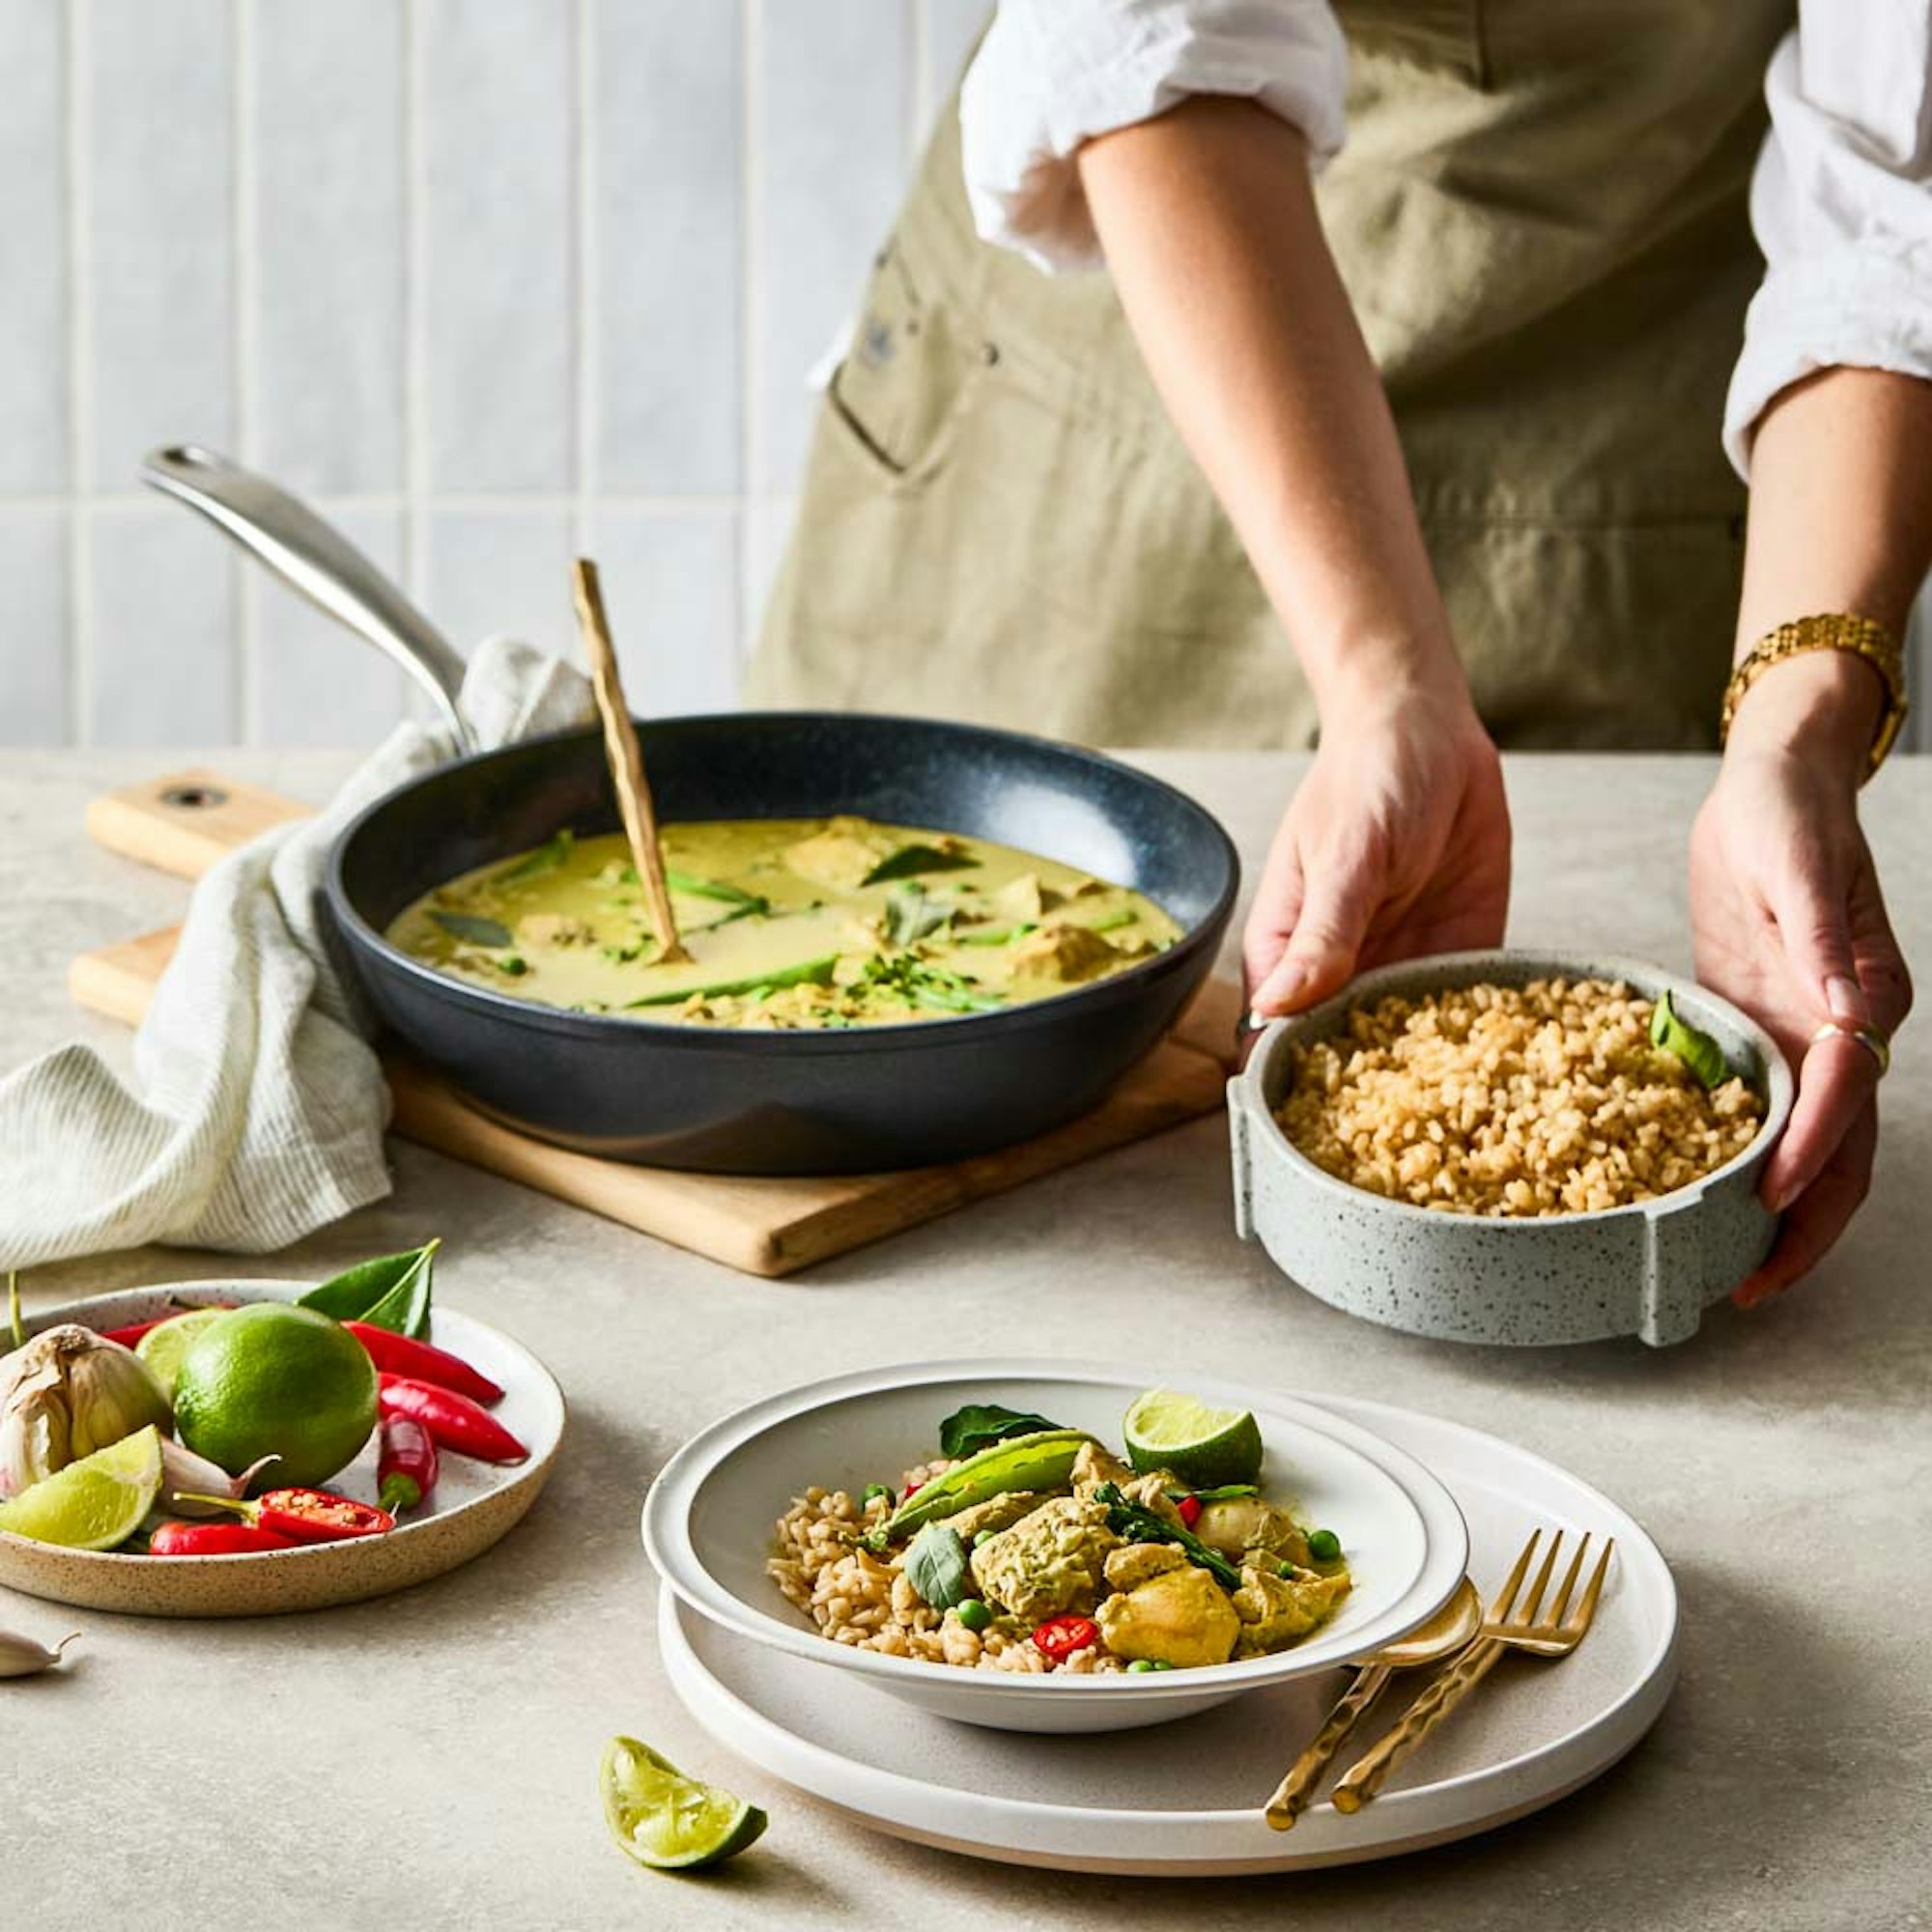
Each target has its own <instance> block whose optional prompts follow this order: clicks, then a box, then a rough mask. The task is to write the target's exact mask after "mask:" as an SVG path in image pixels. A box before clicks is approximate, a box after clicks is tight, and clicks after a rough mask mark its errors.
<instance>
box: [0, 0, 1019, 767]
mask: <svg viewBox="0 0 1932 1932" xmlns="http://www.w3.org/2000/svg"><path fill="white" fill-rule="evenodd" d="M989 4H990V0H0V74H4V75H5V76H6V79H7V104H6V110H5V112H4V113H0V744H4V743H52V742H61V741H71V742H93V743H103V744H108V743H111V744H136V743H139V744H168V743H210V742H217V741H221V740H226V739H234V738H244V739H249V740H255V741H260V742H264V743H277V744H293V743H303V742H314V743H362V742H368V741H371V740H373V739H374V738H375V737H377V736H378V735H379V734H380V733H381V732H382V731H383V730H384V728H385V726H386V725H387V723H388V722H389V721H390V720H391V719H393V717H394V716H395V715H396V712H397V709H398V707H399V706H400V704H401V703H402V701H403V700H402V692H401V682H400V679H399V677H398V675H397V674H396V673H395V672H394V671H392V670H391V669H390V668H389V667H388V666H387V665H386V663H385V662H384V660H383V659H381V658H380V657H378V656H377V655H376V654H375V653H374V652H372V651H370V650H369V649H367V647H366V646H364V645H361V644H359V643H357V642H356V641H355V639H353V638H351V637H350V636H349V634H348V633H347V632H344V631H342V630H340V629H339V628H337V627H335V626H333V625H331V624H329V623H328V622H327V620H326V619H324V618H322V617H320V616H319V615H317V614H316V613H315V612H314V611H311V610H310V609H309V608H308V607H307V606H306V605H305V604H303V603H301V602H300V601H299V600H298V599H297V598H296V597H294V596H293V595H291V594H290V593H288V592H287V591H285V590H283V589H282V588H281V587H280V586H279V585H278V584H277V583H276V582H274V581H272V580H271V579H270V578H269V577H268V576H267V575H266V573H264V572H263V571H261V570H260V569H259V568H258V567H257V566H255V565H254V564H252V563H250V562H249V561H247V560H246V559H245V558H243V557H241V554H239V553H238V552H235V551H234V550H233V549H232V547H231V546H229V545H228V544H227V543H226V541H225V540H224V539H222V538H220V537H219V536H217V535H216V534H215V533H214V532H213V530H212V529H211V528H209V527H208V526H205V525H203V524H202V523H201V521H200V520H199V519H198V518H195V517H193V516H192V515H191V514H189V513H188V512H186V511H185V510H183V509H182V508H181V507H180V506H178V505H176V504H172V503H167V502H163V501H162V500H161V499H160V498H158V497H154V496H152V495H150V494H149V493H147V492H144V491H143V490H142V489H141V487H140V485H139V482H138V477H137V471H138V466H139V463H140V459H141V456H142V454H143V453H144V452H145V451H146V450H147V449H149V448H150V447H152V446H153V445H155V444H157V443H161V442H174V441H185V440H193V441H198V442H202V443H206V444H209V445H211V446H213V447H214V448H216V449H220V450H223V451H226V452H227V453H229V454H231V455H233V456H236V457H238V458H239V459H240V460H241V461H242V462H244V463H247V464H249V465H251V466H252V467H254V468H257V469H263V470H266V471H267V472H268V473H269V474H270V475H271V476H274V477H277V478H278V479H280V480H281V481H283V482H285V483H287V484H288V485H289V486H290V487H292V488H293V489H295V490H296V491H298V493H299V494H300V495H302V496H304V497H308V498H309V499H310V500H311V501H313V502H314V503H315V504H316V505H317V507H318V508H319V509H321V510H322V511H323V513H324V514H325V515H326V516H327V517H328V518H329V519H330V520H331V521H332V522H334V523H336V524H338V525H339V526H341V527H342V528H343V529H344V530H346V531H347V532H348V533H349V535H350V536H351V537H352V538H353V539H354V540H355V542H356V543H357V544H358V545H360V546H361V547H362V548H363V549H365V550H366V551H367V552H368V553H369V554H370V555H371V556H373V557H374V558H375V559H376V560H377V561H378V562H379V563H381V564H382V565H383V566H384V568H386V569H390V570H392V571H394V572H395V573H396V574H397V575H398V576H399V577H400V578H401V579H402V581H403V582H405V583H407V584H408V585H409V586H410V587H411V589H412V593H413V594H414V595H415V596H416V597H417V598H418V599H419V601H421V602H422V603H423V604H424V606H425V607H426V608H427V609H428V610H429V611H431V612H432V614H434V615H435V617H436V618H437V619H438V621H439V622H440V624H441V625H442V626H443V628H444V629H445V630H446V631H447V632H448V633H449V634H450V635H451V637H452V638H454V639H456V640H457V641H458V642H459V643H460V644H463V645H465V646H468V645H469V644H471V643H473V642H474V641H475V640H476V639H479V638H481V637H483V636H484V635H486V634H487V633H489V632H491V631H493V630H513V631H518V632H521V633H522V634H524V635H526V636H528V637H531V638H533V639H536V640H537V641H539V642H541V643H545V644H548V645H551V646H554V647H557V648H564V647H572V648H574V644H573V634H572V628H571V620H570V603H569V590H568V579H567V565H568V560H569V558H570V556H571V555H572V554H573V553H574V552H576V551H578V550H580V549H582V550H585V551H588V552H590V553H592V554H596V555H598V557H599V558H600V560H601V561H602V563H603V565H604V573H605V581H606V586H607V590H608V593H609V597H610V600H611V611H612V617H613V621H614V623H615V625H616V629H617V632H618V640H619V646H620V649H621V650H622V652H623V655H624V658H625V668H626V674H627V678H628V680H629V681H630V683H631V684H632V686H633V690H634V696H635V697H636V699H637V702H638V704H639V708H641V709H648V710H653V711H671V710H684V709H695V708H704V707H716V706H721V705H726V704H729V703H730V702H731V701H732V699H733V696H734V694H735V691H736V686H737V677H738V669H739V665H740V662H741V658H742V650H743V645H744V640H745V639H746V637H747V635H748V632H749V631H750V629H751V628H752V625H753V622H754V619H755V615H756V605H757V602H758V600H759V598H760V596H761V594H762V590H763V587H764V585H765V583H766V582H768V580H769V577H770V573H771V570H772V569H773V567H774V566H775V564H776V561H777V556H778V551H779V548H780V546H781V544H782V541H783V533H784V530H785V527H786V526H787V523H788V520H789V512H790V499H791V495H792V492H793V491H794V489H795V487H796V477H797V474H798V468H799V463H800V459H801V457H802V454H803V451H804V447H805V441H806V438H807V435H808V432H809V427H810V412H811V409H812V404H813V398H812V397H811V395H810V391H809V389H808V387H807V384H806V376H807V372H808V370H809V369H810V366H811V365H812V363H813V362H814V361H815V360H816V359H817V358H818V356H819V355H820V353H821V352H822V351H823V349H824V348H825V346H826V344H827V343H828V342H829V341H830V340H831V339H832V337H833V335H834V332H835V331H836V329H837V328H838V324H839V322H840V320H841V318H842V316H843V314H844V312H845V310H846V308H847V306H848V304H849V303H850V302H851V301H852V300H853V298H855V297H856V295H857V292H858V289H859V285H860V282H861V279H862V277H863V275H864V272H865V269H866V265H867V261H868V259H869V256H870V254H871V252H872V250H873V249H874V248H875V247H876V245H877V242H878V240H879V237H880V236H881V234H882V233H883V231H884V229H885V226H886V224H887V222H888V221H889V220H890V218H891V214H892V211H893V208H894V205H895V201H896V198H897V196H898V194H899V192H900V189H901V187H902V185H903V184H904V181H905V179H906V174H907V171H908V169H909V167H910V165H911V162H912V159H913V157H914V156H915V153H916V151H917V148H918V146H919V143H920V141H921V139H922V138H923V131H924V129H925V128H926V126H927V125H928V121H929V117H930V115H931V113H932V111H933V109H934V108H935V106H936V105H937V103H938V102H939V101H940V100H941V99H943V98H944V97H945V94H946V91H947V90H948V88H949V87H950V86H951V84H952V79H953V77H954V75H955V73H956V72H957V70H958V68H959V66H960V65H961V63H962V62H963V59H964V56H965V53H966V50H967V48H968V46H969V45H970V43H971V41H972V39H973V37H974V35H975V34H976V33H977V32H978V30H979V27H980V22H981V20H982V18H983V16H984V14H985V13H986V11H987V9H988V6H989Z"/></svg>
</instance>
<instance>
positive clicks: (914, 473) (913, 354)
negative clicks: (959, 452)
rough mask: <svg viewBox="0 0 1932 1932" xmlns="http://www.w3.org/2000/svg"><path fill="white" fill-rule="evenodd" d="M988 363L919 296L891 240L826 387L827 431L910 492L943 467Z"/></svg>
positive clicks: (972, 339)
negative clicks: (847, 346) (848, 344)
mask: <svg viewBox="0 0 1932 1932" xmlns="http://www.w3.org/2000/svg"><path fill="white" fill-rule="evenodd" d="M995 360H997V353H996V352H995V351H994V349H993V347H992V345H991V344H990V343H986V342H983V341H981V340H980V339H979V337H978V334H977V332H976V331H975V330H974V329H973V328H972V327H971V326H970V324H969V323H968V321H967V320H966V319H965V318H962V317H961V316H959V315H958V314H957V313H956V312H955V311H954V310H953V309H952V308H951V307H950V306H949V305H948V304H947V303H945V302H943V301H940V300H937V299H934V298H930V297H928V296H927V295H925V294H924V293H923V291H922V290H921V288H920V287H919V285H918V283H917V282H916V281H915V280H914V278H913V275H912V273H911V271H910V270H909V269H908V268H907V266H906V259H905V255H904V252H903V250H902V249H901V248H900V246H899V244H898V241H897V240H896V238H895V239H894V240H893V241H890V242H888V243H887V245H886V247H885V249H884V251H883V252H882V253H881V254H880V256H879V258H878V261H877V263H876V265H875V267H874V269H873V272H872V279H871V281H870V282H869V284H867V290H866V299H865V305H864V307H863V309H862V310H861V312H860V316H859V321H858V325H857V327H855V329H854V331H853V339H852V347H851V349H850V350H849V351H848V352H847V354H846V355H845V359H844V360H843V361H842V362H840V363H839V365H838V368H837V370H835V371H834V373H833V377H832V381H831V382H830V384H827V386H826V392H825V402H826V411H825V420H826V423H827V426H828V428H830V429H831V430H832V431H833V432H834V440H835V442H836V443H837V444H838V445H839V446H841V447H842V448H843V449H844V450H845V451H846V453H847V454H848V455H849V456H851V457H852V458H854V459H855V460H856V461H857V462H858V463H859V464H860V465H861V466H862V467H863V468H864V469H866V470H867V471H868V472H869V473H870V474H871V475H872V477H873V478H874V480H876V481H879V482H883V483H886V484H889V485H891V486H893V487H894V488H895V489H907V488H911V487H915V486H917V485H919V484H921V483H923V482H924V481H925V480H926V479H927V478H929V477H930V476H932V475H933V474H934V473H935V472H936V471H937V470H938V469H939V468H940V466H941V465H942V464H943V463H944V462H945V460H946V455H947V452H948V450H949V449H951V447H952V442H953V440H954V438H955V436H956V433H957V430H958V425H959V420H960V417H961V416H962V415H963V414H964V413H965V411H966V408H967V405H968V404H969V402H970V401H971V399H972V396H973V393H974V390H975V389H976V388H977V386H978V384H979V379H980V376H982V375H983V374H984V373H985V371H986V370H987V369H988V368H989V367H990V366H991V365H992V364H993V362H994V361H995Z"/></svg>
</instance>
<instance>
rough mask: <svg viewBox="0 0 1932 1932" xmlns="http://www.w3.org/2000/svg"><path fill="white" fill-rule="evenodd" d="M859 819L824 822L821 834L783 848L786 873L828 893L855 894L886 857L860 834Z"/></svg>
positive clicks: (836, 819)
mask: <svg viewBox="0 0 1932 1932" xmlns="http://www.w3.org/2000/svg"><path fill="white" fill-rule="evenodd" d="M863 823H864V821H863V820H860V819H856V818H832V819H828V820H827V821H826V824H825V829H824V830H823V831H822V832H814V833H813V834H812V835H811V837H810V838H801V839H799V840H798V841H797V843H795V844H792V845H787V846H786V847H785V848H784V851H783V853H782V855H781V856H782V858H783V860H784V863H785V868H786V870H787V871H792V872H796V873H797V874H798V876H799V877H800V878H801V879H810V881H811V883H812V884H813V885H815V886H823V887H825V888H826V890H827V891H828V892H835V893H849V892H855V891H857V890H858V888H859V887H860V886H862V885H864V884H865V882H866V874H867V872H869V871H870V870H871V869H872V867H874V866H876V865H877V864H878V863H879V861H880V860H881V859H883V858H884V857H885V856H886V855H885V853H884V852H883V851H882V850H881V849H880V848H879V846H877V845H876V844H874V843H873V842H872V841H871V840H870V839H868V838H864V837H862V836H861V834H860V830H859V828H860V826H861V825H862V824H863Z"/></svg>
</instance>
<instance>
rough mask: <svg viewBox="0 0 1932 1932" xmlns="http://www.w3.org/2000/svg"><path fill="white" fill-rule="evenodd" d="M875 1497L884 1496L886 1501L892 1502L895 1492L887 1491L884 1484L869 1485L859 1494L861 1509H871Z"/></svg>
mask: <svg viewBox="0 0 1932 1932" xmlns="http://www.w3.org/2000/svg"><path fill="white" fill-rule="evenodd" d="M874 1496H884V1497H885V1498H886V1500H887V1501H888V1502H890V1501H891V1500H892V1496H893V1492H892V1491H890V1490H889V1489H887V1488H886V1486H885V1484H883V1483H867V1485H866V1487H865V1488H864V1489H863V1490H861V1491H860V1492H859V1507H860V1508H861V1509H870V1508H871V1506H872V1498H873V1497H874Z"/></svg>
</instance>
